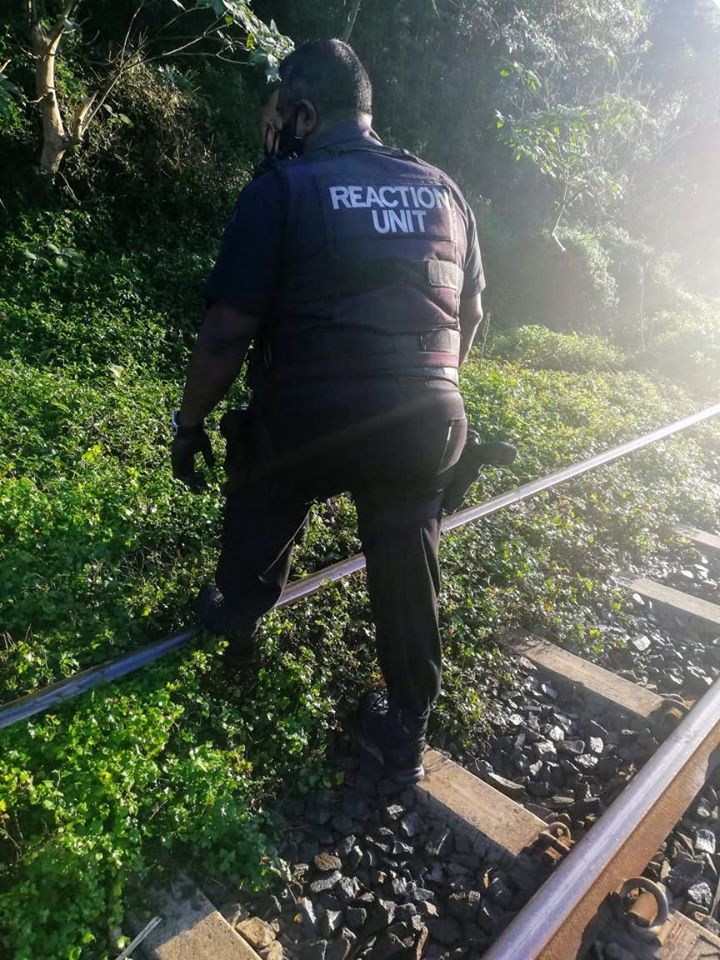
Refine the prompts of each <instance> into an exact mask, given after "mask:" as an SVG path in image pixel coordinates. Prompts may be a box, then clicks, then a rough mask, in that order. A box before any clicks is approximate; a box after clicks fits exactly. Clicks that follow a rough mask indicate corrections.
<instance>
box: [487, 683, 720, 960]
mask: <svg viewBox="0 0 720 960" xmlns="http://www.w3.org/2000/svg"><path fill="white" fill-rule="evenodd" d="M719 748H720V680H716V681H715V683H714V684H713V685H712V687H711V688H710V689H709V690H708V692H707V693H706V694H705V695H704V696H703V697H702V699H701V700H700V701H698V703H697V704H696V705H695V706H694V707H693V709H692V710H691V711H690V712H689V713H688V714H687V715H686V716H685V718H684V719H683V720H682V722H681V723H680V724H679V726H678V727H676V729H675V730H674V731H673V732H672V733H671V734H670V736H669V737H668V738H667V740H665V741H664V742H663V744H662V745H661V746H660V747H659V748H658V749H657V751H656V752H655V753H654V754H653V755H652V757H650V759H649V760H648V761H647V763H646V764H645V766H644V767H643V768H642V769H641V770H640V771H639V773H637V774H636V775H635V777H634V778H633V779H632V781H631V782H630V784H629V785H628V786H627V787H626V788H625V789H624V790H623V792H622V793H621V794H620V796H619V797H618V798H617V800H615V801H614V803H612V804H611V805H610V807H609V808H608V810H607V811H606V812H605V813H604V814H603V815H602V817H600V819H599V820H598V821H597V822H596V823H595V824H594V826H593V827H592V829H591V830H590V831H588V833H587V834H586V836H585V837H583V839H582V840H581V841H580V842H579V843H578V844H577V846H576V847H575V848H574V849H573V850H572V851H571V852H570V853H569V855H568V856H567V858H566V859H565V860H563V862H562V863H561V864H560V866H559V867H558V868H557V869H556V870H555V872H554V873H553V874H552V875H551V877H550V879H549V880H547V881H546V882H545V883H544V884H543V886H542V887H541V888H540V889H539V890H538V892H537V893H536V894H535V895H534V896H533V898H532V899H531V900H530V901H529V902H528V904H527V905H526V906H525V907H524V908H523V909H522V910H521V911H520V912H519V913H518V914H517V916H516V917H515V918H514V919H513V921H512V922H511V923H510V925H509V926H508V927H507V928H506V929H505V930H504V932H503V933H501V934H500V937H499V938H498V940H497V941H496V942H495V944H494V945H493V946H492V947H491V948H490V949H489V950H488V951H487V952H486V953H484V954H483V960H570V958H573V957H576V956H577V955H578V951H579V950H580V949H581V948H582V947H585V946H587V944H584V943H583V936H584V934H585V931H586V929H587V927H588V926H589V925H590V923H591V922H592V920H593V919H594V918H595V917H596V915H597V912H598V909H599V907H600V905H601V904H602V902H603V901H604V900H605V898H606V897H607V895H608V894H609V893H611V892H612V891H613V890H615V889H617V888H618V887H619V886H620V885H621V884H622V883H623V882H624V881H625V880H627V879H630V878H631V877H635V876H638V875H639V874H640V873H642V871H643V870H644V869H645V867H646V866H647V864H648V863H649V862H650V860H652V857H653V855H654V854H655V852H656V851H657V849H658V847H659V846H660V844H661V843H662V842H663V840H664V839H665V837H666V836H667V835H668V834H669V833H670V831H671V830H672V828H673V827H674V826H675V824H676V823H677V822H678V820H679V819H680V818H681V817H682V815H683V814H684V813H685V811H686V810H687V808H688V806H689V805H690V804H691V803H692V800H693V798H694V797H695V795H696V794H697V793H698V791H699V790H701V789H702V787H703V784H704V783H705V781H706V779H707V776H708V772H709V770H710V768H711V767H712V766H715V765H716V764H717V763H718V762H720V749H719Z"/></svg>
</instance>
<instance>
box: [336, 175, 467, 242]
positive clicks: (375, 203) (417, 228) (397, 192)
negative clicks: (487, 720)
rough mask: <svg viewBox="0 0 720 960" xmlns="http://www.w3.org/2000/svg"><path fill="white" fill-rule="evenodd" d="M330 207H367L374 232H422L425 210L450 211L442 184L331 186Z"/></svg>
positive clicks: (339, 208)
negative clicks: (437, 185)
mask: <svg viewBox="0 0 720 960" xmlns="http://www.w3.org/2000/svg"><path fill="white" fill-rule="evenodd" d="M329 190H330V201H331V203H332V208H333V210H341V209H344V210H369V211H370V213H371V218H372V225H373V228H374V230H375V231H376V232H377V233H383V234H384V233H425V232H426V229H427V225H426V222H425V220H426V217H427V214H428V210H435V209H437V210H441V209H445V210H448V211H449V210H450V209H451V200H450V195H449V192H448V191H447V190H446V189H445V188H443V187H436V186H418V187H413V186H409V185H407V186H406V185H404V184H385V185H383V186H378V187H373V186H359V185H358V184H348V185H347V186H340V185H338V186H332V187H329Z"/></svg>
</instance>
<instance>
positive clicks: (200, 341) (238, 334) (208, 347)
mask: <svg viewBox="0 0 720 960" xmlns="http://www.w3.org/2000/svg"><path fill="white" fill-rule="evenodd" d="M259 327H260V321H259V320H258V319H257V317H252V316H250V315H249V314H247V313H243V312H242V311H240V310H238V309H237V308H236V307H233V306H230V304H225V303H214V304H213V305H212V306H211V307H210V308H209V309H208V311H207V313H206V314H205V319H204V320H203V323H202V326H201V327H200V332H199V333H198V337H197V340H196V341H195V346H194V347H193V352H192V357H191V359H190V366H189V368H188V372H187V378H186V381H185V390H184V393H183V399H182V404H181V406H180V414H179V418H178V419H179V423H180V425H181V426H182V427H198V426H201V425H202V422H203V420H204V419H205V417H206V416H207V415H208V414H209V413H210V412H211V411H212V410H213V409H214V408H215V407H216V406H217V405H218V403H220V401H221V400H222V399H223V397H224V396H225V394H226V393H227V392H228V390H229V389H230V387H231V386H232V384H233V383H234V381H235V379H236V377H237V376H238V374H239V373H240V370H241V369H242V365H243V363H244V361H245V357H246V356H247V352H248V348H249V346H250V342H251V341H252V339H253V337H254V336H255V335H256V333H257V332H258V329H259Z"/></svg>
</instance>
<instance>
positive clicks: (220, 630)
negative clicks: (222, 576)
mask: <svg viewBox="0 0 720 960" xmlns="http://www.w3.org/2000/svg"><path fill="white" fill-rule="evenodd" d="M195 612H196V613H197V615H198V619H199V620H200V623H201V624H202V625H203V627H204V628H205V629H206V630H209V631H210V633H216V634H219V635H220V636H222V637H225V638H226V640H227V641H228V645H227V647H226V648H225V650H224V651H223V655H222V658H223V664H224V666H225V667H226V668H227V669H228V670H229V671H230V672H232V673H234V672H236V671H237V670H241V669H242V668H243V667H247V666H249V664H250V663H252V661H253V658H254V655H255V635H256V633H257V628H258V621H257V620H248V618H247V617H245V616H243V615H242V614H239V613H236V612H234V611H233V610H231V609H229V608H228V605H227V603H226V601H225V598H224V597H223V595H222V593H221V592H220V591H219V590H218V588H217V587H216V586H215V584H214V583H208V584H207V585H206V586H204V587H203V588H202V590H201V591H200V593H199V594H198V597H197V600H196V601H195Z"/></svg>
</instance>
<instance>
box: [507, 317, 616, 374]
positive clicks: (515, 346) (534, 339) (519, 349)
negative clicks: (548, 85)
mask: <svg viewBox="0 0 720 960" xmlns="http://www.w3.org/2000/svg"><path fill="white" fill-rule="evenodd" d="M492 352H493V354H494V355H496V356H501V357H504V358H506V359H508V360H516V361H518V362H521V363H522V364H523V365H525V366H528V367H532V368H536V369H545V370H568V371H574V372H578V373H580V372H586V371H590V370H598V371H601V370H621V369H623V368H624V367H626V366H627V359H626V357H625V356H624V354H623V353H622V351H620V350H618V349H617V347H614V346H612V344H611V343H609V342H608V341H607V340H606V339H604V338H603V337H597V336H592V335H590V334H579V333H557V332H556V331H554V330H548V328H547V327H541V326H538V325H531V326H524V327H518V328H517V329H516V330H512V331H510V332H508V333H499V334H497V335H496V336H495V337H494V339H493V344H492Z"/></svg>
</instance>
